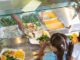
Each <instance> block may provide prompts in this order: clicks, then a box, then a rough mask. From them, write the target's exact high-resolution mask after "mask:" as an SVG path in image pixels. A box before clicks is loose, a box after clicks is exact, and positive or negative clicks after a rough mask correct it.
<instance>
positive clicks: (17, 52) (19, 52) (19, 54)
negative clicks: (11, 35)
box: [14, 51, 24, 60]
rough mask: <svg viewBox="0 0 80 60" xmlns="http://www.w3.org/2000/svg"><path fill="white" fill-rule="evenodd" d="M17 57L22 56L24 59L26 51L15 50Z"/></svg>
mask: <svg viewBox="0 0 80 60" xmlns="http://www.w3.org/2000/svg"><path fill="white" fill-rule="evenodd" d="M14 57H15V58H21V59H22V60H23V59H24V52H22V51H15V55H14Z"/></svg>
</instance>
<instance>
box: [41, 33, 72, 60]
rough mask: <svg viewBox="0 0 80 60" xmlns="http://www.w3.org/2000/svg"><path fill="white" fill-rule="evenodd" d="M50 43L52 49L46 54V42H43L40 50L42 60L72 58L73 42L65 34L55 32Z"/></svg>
mask: <svg viewBox="0 0 80 60" xmlns="http://www.w3.org/2000/svg"><path fill="white" fill-rule="evenodd" d="M50 45H51V48H52V51H50V52H49V53H47V54H46V55H44V49H45V47H46V42H44V43H43V44H41V49H40V52H39V57H40V60H71V55H72V51H73V43H72V42H71V41H70V40H69V39H68V38H67V37H66V36H65V35H64V34H61V33H55V34H53V35H52V37H51V39H50ZM43 55H44V56H43Z"/></svg>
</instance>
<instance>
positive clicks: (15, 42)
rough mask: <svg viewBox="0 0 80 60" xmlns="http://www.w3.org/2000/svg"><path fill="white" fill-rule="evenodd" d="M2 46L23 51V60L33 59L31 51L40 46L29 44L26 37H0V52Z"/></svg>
mask: <svg viewBox="0 0 80 60" xmlns="http://www.w3.org/2000/svg"><path fill="white" fill-rule="evenodd" d="M4 48H11V49H19V50H22V51H24V52H25V60H31V59H33V55H32V52H33V51H36V50H38V49H39V48H40V46H39V45H31V44H30V43H29V42H28V40H27V39H26V38H20V37H19V38H9V39H6V38H4V39H0V52H1V51H2V49H4Z"/></svg>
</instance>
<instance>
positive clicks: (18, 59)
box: [1, 49, 24, 60]
mask: <svg viewBox="0 0 80 60" xmlns="http://www.w3.org/2000/svg"><path fill="white" fill-rule="evenodd" d="M1 60H24V52H22V51H18V50H13V49H7V50H5V49H3V50H2V54H1Z"/></svg>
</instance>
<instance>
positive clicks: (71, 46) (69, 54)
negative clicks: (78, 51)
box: [66, 42, 74, 60]
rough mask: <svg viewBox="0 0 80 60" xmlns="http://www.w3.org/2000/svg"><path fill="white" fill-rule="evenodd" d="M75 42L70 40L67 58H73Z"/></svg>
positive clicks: (68, 59) (67, 59)
mask: <svg viewBox="0 0 80 60" xmlns="http://www.w3.org/2000/svg"><path fill="white" fill-rule="evenodd" d="M73 46H74V45H73V43H72V42H70V43H69V46H68V51H67V55H66V60H71V55H72V51H73Z"/></svg>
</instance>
